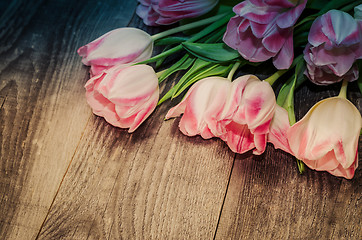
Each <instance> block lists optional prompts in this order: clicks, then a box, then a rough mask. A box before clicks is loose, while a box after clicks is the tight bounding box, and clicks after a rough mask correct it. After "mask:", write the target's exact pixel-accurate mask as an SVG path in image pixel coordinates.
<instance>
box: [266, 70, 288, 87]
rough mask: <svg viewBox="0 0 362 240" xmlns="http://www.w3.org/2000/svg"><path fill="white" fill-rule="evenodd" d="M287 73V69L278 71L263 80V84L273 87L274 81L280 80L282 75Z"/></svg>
mask: <svg viewBox="0 0 362 240" xmlns="http://www.w3.org/2000/svg"><path fill="white" fill-rule="evenodd" d="M287 71H288V69H284V70H279V71H277V72H276V73H274V74H273V75H271V76H270V77H268V78H267V79H265V80H264V81H265V82H268V83H269V84H270V85H273V84H274V82H275V81H276V80H278V78H280V77H281V76H282V75H283V74H284V73H286V72H287Z"/></svg>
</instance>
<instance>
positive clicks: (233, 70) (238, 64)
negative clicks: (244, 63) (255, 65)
mask: <svg viewBox="0 0 362 240" xmlns="http://www.w3.org/2000/svg"><path fill="white" fill-rule="evenodd" d="M240 64H241V62H240V61H237V62H236V63H235V64H234V66H233V68H232V69H231V70H230V72H229V74H228V77H227V79H229V80H230V81H232V79H233V76H234V74H235V72H236V70H238V68H239V67H240Z"/></svg>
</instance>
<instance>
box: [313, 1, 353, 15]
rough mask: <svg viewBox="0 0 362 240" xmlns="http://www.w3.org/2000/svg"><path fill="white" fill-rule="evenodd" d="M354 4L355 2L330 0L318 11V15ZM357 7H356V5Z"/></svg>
mask: <svg viewBox="0 0 362 240" xmlns="http://www.w3.org/2000/svg"><path fill="white" fill-rule="evenodd" d="M353 2H356V0H343V1H342V0H332V1H329V2H328V3H327V4H326V5H325V6H324V7H323V8H322V9H321V10H320V11H319V14H323V13H326V12H328V11H329V10H331V9H339V8H341V7H343V6H344V5H347V4H350V3H353ZM356 6H357V5H356Z"/></svg>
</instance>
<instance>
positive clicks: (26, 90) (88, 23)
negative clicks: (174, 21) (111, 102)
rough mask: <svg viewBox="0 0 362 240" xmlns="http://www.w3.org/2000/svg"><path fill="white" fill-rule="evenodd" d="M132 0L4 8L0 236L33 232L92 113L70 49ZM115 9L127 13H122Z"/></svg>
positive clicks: (114, 20) (82, 70)
mask: <svg viewBox="0 0 362 240" xmlns="http://www.w3.org/2000/svg"><path fill="white" fill-rule="evenodd" d="M116 3H117V4H118V5H114V4H116ZM112 4H113V5H112ZM135 5H136V3H135V2H130V3H127V4H125V3H119V1H114V2H109V1H108V2H107V3H101V2H98V1H76V2H71V1H46V2H45V3H42V1H30V2H29V1H12V4H11V5H9V9H7V10H5V14H4V15H3V16H2V20H4V19H5V20H6V22H1V24H2V25H1V26H3V28H2V29H4V31H2V32H1V36H0V46H1V52H0V59H1V65H0V93H1V94H0V95H1V96H4V97H3V98H2V99H3V101H4V102H3V104H2V108H1V110H0V164H1V165H0V167H1V168H0V206H1V208H0V238H1V239H32V238H35V237H36V235H37V234H38V231H39V229H40V226H41V225H42V223H43V221H44V218H45V217H46V214H47V213H48V209H49V207H50V206H51V203H52V201H53V199H54V196H55V195H56V192H57V190H58V187H59V185H60V183H61V181H62V179H63V176H64V174H65V172H66V169H67V167H68V165H69V163H70V162H71V159H72V157H73V155H74V151H75V149H76V147H77V144H78V142H79V140H80V138H81V136H82V134H83V132H84V128H85V126H86V123H87V121H88V119H89V117H90V116H91V115H92V114H91V111H90V109H89V107H88V106H87V104H86V102H85V99H84V88H83V85H84V83H85V80H86V75H87V71H88V69H87V68H86V67H84V66H82V64H81V62H80V58H79V57H78V56H77V54H76V53H75V51H76V49H77V48H78V47H79V46H81V45H82V44H84V43H86V42H87V41H90V40H91V39H94V38H95V37H96V36H98V35H99V34H102V33H104V32H103V31H107V30H108V28H112V27H115V26H116V25H118V26H120V25H121V26H122V25H123V26H124V25H126V24H128V22H129V20H130V19H131V17H132V15H133V13H132V12H126V11H125V10H124V9H123V8H127V9H134V7H135ZM94 6H97V7H94ZM115 6H117V7H115ZM119 11H123V12H125V13H126V14H123V16H122V17H120V16H118V15H117V14H118V13H119ZM80 36H84V37H80Z"/></svg>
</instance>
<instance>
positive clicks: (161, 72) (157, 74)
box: [156, 68, 167, 78]
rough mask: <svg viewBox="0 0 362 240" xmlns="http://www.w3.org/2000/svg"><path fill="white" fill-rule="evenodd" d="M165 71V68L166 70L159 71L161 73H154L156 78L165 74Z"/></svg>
mask: <svg viewBox="0 0 362 240" xmlns="http://www.w3.org/2000/svg"><path fill="white" fill-rule="evenodd" d="M166 71H167V68H166V69H164V70H161V71H159V72H156V76H157V77H158V78H159V77H160V76H161V75H162V74H163V73H164V72H166Z"/></svg>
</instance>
